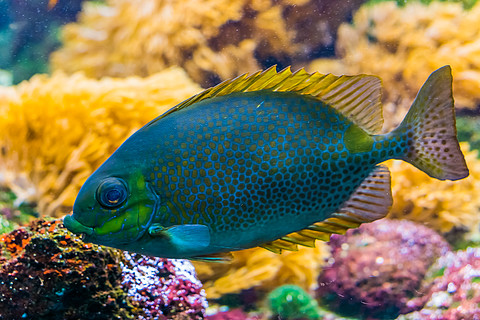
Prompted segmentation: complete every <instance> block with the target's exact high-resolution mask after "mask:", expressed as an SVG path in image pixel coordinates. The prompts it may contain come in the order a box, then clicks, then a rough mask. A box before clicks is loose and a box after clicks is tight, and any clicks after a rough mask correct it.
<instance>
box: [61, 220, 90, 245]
mask: <svg viewBox="0 0 480 320" xmlns="http://www.w3.org/2000/svg"><path fill="white" fill-rule="evenodd" d="M63 225H64V226H65V228H67V229H68V230H69V231H70V232H73V233H75V234H81V235H82V239H83V238H84V237H85V236H91V235H93V233H94V230H93V228H90V227H86V226H84V225H83V224H81V223H80V222H78V220H76V219H75V218H74V217H73V214H72V215H66V216H65V217H64V218H63Z"/></svg>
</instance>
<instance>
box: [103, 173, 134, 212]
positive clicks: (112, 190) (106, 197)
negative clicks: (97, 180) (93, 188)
mask: <svg viewBox="0 0 480 320" xmlns="http://www.w3.org/2000/svg"><path fill="white" fill-rule="evenodd" d="M127 193H128V192H127V187H126V185H125V182H124V181H123V180H122V179H118V178H113V177H111V178H107V179H105V180H103V182H102V183H101V184H100V185H99V186H98V188H97V194H96V196H97V201H98V203H100V205H101V206H102V207H104V208H107V209H115V208H118V207H120V206H121V205H122V204H123V203H124V202H125V200H126V199H127Z"/></svg>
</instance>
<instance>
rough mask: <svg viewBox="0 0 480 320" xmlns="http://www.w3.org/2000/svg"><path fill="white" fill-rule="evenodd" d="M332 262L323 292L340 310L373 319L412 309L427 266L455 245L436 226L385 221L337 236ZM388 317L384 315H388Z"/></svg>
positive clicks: (322, 280) (321, 283)
mask: <svg viewBox="0 0 480 320" xmlns="http://www.w3.org/2000/svg"><path fill="white" fill-rule="evenodd" d="M329 243H330V245H331V247H332V258H331V261H330V265H329V266H326V267H325V268H324V271H323V273H322V274H321V275H320V277H319V279H318V284H319V286H318V289H317V294H318V297H319V298H320V299H321V301H322V302H323V303H325V304H326V305H327V306H328V307H329V308H331V309H333V310H334V311H338V312H342V313H345V314H347V315H353V314H354V315H356V316H359V315H362V316H365V317H367V318H369V319H376V318H381V319H384V318H393V317H395V316H397V315H398V314H399V313H405V312H408V311H411V310H410V309H409V306H408V305H407V302H408V301H409V300H410V299H411V298H413V297H415V296H416V295H417V294H419V293H418V289H419V288H420V285H421V281H422V280H423V278H424V275H425V273H426V272H427V269H428V268H429V267H430V265H431V264H433V262H434V261H435V259H436V258H437V257H439V256H440V255H442V254H444V253H445V252H447V251H449V245H448V244H447V243H446V242H445V240H443V239H442V237H441V236H440V235H438V234H437V233H436V232H434V231H433V230H430V229H428V228H426V227H424V226H422V225H419V224H415V223H414V222H410V221H397V220H388V219H384V220H379V221H376V222H373V223H369V224H365V225H362V226H361V227H360V228H359V229H354V230H349V231H348V232H347V234H346V236H337V235H334V236H332V238H331V241H330V242H329ZM382 317H383V318H382Z"/></svg>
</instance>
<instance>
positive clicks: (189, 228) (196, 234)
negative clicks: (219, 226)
mask: <svg viewBox="0 0 480 320" xmlns="http://www.w3.org/2000/svg"><path fill="white" fill-rule="evenodd" d="M148 233H149V234H150V235H151V236H152V237H167V238H168V239H170V241H171V242H172V244H173V245H174V246H176V247H177V248H179V249H181V250H185V251H189V250H199V249H203V248H206V247H208V246H209V245H210V230H209V229H208V227H207V226H204V225H201V224H184V225H178V226H172V227H168V228H165V227H163V226H161V225H160V224H158V223H155V224H153V225H152V226H150V228H149V229H148Z"/></svg>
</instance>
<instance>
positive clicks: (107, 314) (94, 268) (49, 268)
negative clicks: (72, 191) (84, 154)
mask: <svg viewBox="0 0 480 320" xmlns="http://www.w3.org/2000/svg"><path fill="white" fill-rule="evenodd" d="M60 226H61V222H55V221H54V222H48V221H42V220H39V221H35V222H34V223H32V224H31V225H29V226H28V227H26V228H20V229H16V230H14V231H12V232H11V233H8V234H4V235H3V236H2V237H1V241H0V253H1V255H0V283H2V285H1V286H0V310H1V311H0V319H22V318H24V319H87V318H88V319H130V318H131V317H130V316H129V314H130V312H131V310H132V306H131V305H129V304H127V303H126V301H127V300H126V298H127V295H126V293H125V292H123V291H122V290H116V288H118V286H119V285H120V283H121V279H122V272H121V269H120V267H119V265H118V262H119V255H118V254H117V253H116V252H115V251H113V250H110V249H101V248H100V247H98V246H96V245H90V244H84V243H82V242H81V241H80V240H79V239H78V238H76V237H75V236H73V235H71V234H69V233H67V232H66V231H65V230H64V229H62V228H60ZM87 316H88V317H87Z"/></svg>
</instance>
